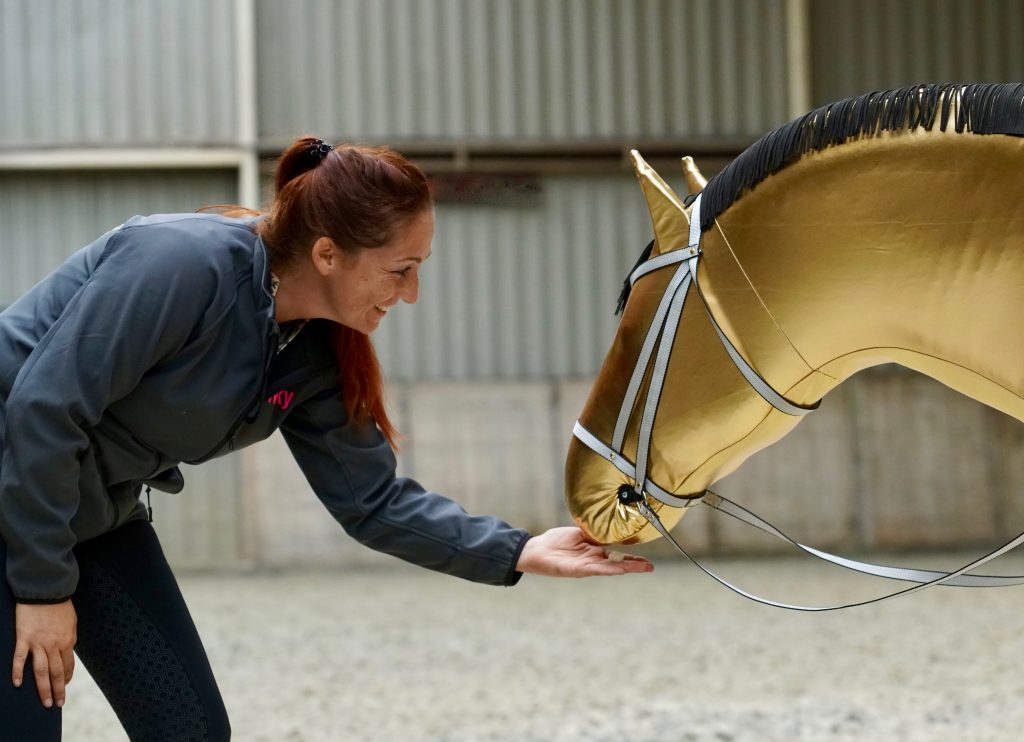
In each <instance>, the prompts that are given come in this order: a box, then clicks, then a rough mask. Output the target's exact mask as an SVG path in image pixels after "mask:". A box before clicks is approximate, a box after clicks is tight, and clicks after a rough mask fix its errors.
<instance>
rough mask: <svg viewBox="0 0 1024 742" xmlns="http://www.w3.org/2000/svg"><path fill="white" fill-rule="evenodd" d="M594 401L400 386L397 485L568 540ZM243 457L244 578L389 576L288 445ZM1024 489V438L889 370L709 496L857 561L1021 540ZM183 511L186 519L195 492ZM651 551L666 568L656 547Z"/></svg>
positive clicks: (719, 527) (733, 545) (765, 547)
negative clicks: (337, 570)
mask: <svg viewBox="0 0 1024 742" xmlns="http://www.w3.org/2000/svg"><path fill="white" fill-rule="evenodd" d="M588 390H589V382H588V381H585V380H580V381H563V382H532V383H468V384H467V383H460V384H453V383H409V384H402V385H400V386H397V387H395V388H394V389H393V391H392V407H393V409H394V410H395V412H396V415H395V417H396V419H397V422H398V424H399V426H400V427H401V429H402V430H403V431H404V432H405V433H406V435H407V436H408V437H407V440H406V441H405V444H404V447H403V450H402V455H401V457H400V470H401V472H402V473H403V474H407V475H410V476H413V477H415V478H416V479H418V480H419V481H421V482H422V483H423V484H424V485H425V486H427V487H429V488H431V489H434V490H436V491H438V492H442V493H444V494H446V495H448V496H449V497H452V498H453V499H455V500H457V501H458V502H460V503H461V504H462V505H463V506H464V507H465V508H466V509H467V510H468V511H470V512H474V513H492V514H495V515H499V516H501V517H503V518H505V519H507V520H509V521H511V522H512V523H514V524H516V525H521V526H524V527H526V528H530V529H532V530H535V531H536V530H540V529H544V528H548V527H550V526H553V525H558V524H566V523H568V522H569V520H568V515H567V513H566V510H565V507H564V504H563V500H562V484H561V482H562V465H563V461H564V455H565V448H566V445H567V442H568V440H569V436H570V435H571V429H572V423H573V421H574V420H575V418H576V415H577V414H578V412H579V410H580V409H581V408H582V405H583V402H584V400H585V398H586V395H587V393H588ZM241 456H242V457H243V461H242V469H243V471H244V475H243V490H244V491H243V495H242V505H243V510H244V512H243V513H242V514H241V518H242V529H243V538H244V544H245V548H244V552H245V555H246V559H247V560H248V561H249V562H251V563H253V564H257V565H261V566H273V567H277V566H294V565H301V564H327V565H338V566H349V565H368V564H378V563H384V562H386V561H387V559H388V558H387V557H382V556H380V555H378V554H375V553H373V552H371V551H369V550H368V549H365V548H363V547H361V546H359V545H358V544H355V543H354V542H353V541H352V540H351V539H350V538H349V537H348V536H347V535H345V534H344V532H343V531H341V529H340V528H339V527H338V526H337V525H336V524H335V523H334V521H333V520H332V519H331V518H330V516H329V515H328V514H327V512H326V511H325V510H324V509H323V507H322V506H321V505H320V503H319V501H318V500H317V499H316V497H315V496H314V495H313V494H312V492H311V491H309V488H308V487H307V485H306V484H305V482H304V480H303V479H302V476H301V474H300V473H299V471H298V469H297V467H296V465H295V464H294V462H293V461H292V459H291V456H290V454H289V452H288V450H287V448H286V446H285V445H284V442H283V440H281V439H280V437H279V436H275V437H274V438H273V439H271V440H270V441H267V442H266V443H264V444H261V445H259V446H256V447H253V448H251V449H248V450H246V451H245V452H243V453H242V454H241ZM1022 485H1024V426H1021V425H1020V423H1019V422H1017V421H1015V420H1012V419H1010V418H1008V417H1006V416H1005V415H1002V414H1001V413H998V412H995V411H993V410H990V409H988V408H985V407H983V406H981V405H980V404H978V403H976V402H974V401H973V400H970V399H967V398H965V397H962V396H960V395H957V394H956V393H954V392H952V391H950V390H948V389H946V388H945V387H943V386H941V385H939V384H938V383H936V382H934V381H932V380H931V379H928V378H926V377H923V376H920V375H917V374H913V373H910V372H906V371H903V370H901V369H897V368H895V367H886V368H881V369H875V370H872V371H868V372H865V373H862V374H860V375H858V376H856V377H854V378H853V379H851V380H849V381H847V382H846V383H845V384H844V385H843V386H841V387H839V388H838V389H837V390H835V391H834V392H833V393H832V394H831V395H829V396H828V397H827V398H826V400H825V401H824V402H823V404H822V406H821V409H820V410H819V411H818V412H816V413H814V414H812V415H810V416H808V418H806V419H805V421H804V422H802V423H801V424H800V426H798V427H797V429H796V430H795V431H794V432H793V433H791V434H790V435H789V436H788V437H787V438H785V439H784V440H782V441H781V442H780V443H778V444H776V445H775V446H773V447H771V448H769V449H766V450H764V451H762V452H760V453H759V454H757V455H755V456H754V457H752V458H751V459H750V460H749V461H747V462H746V463H745V464H744V465H743V466H742V467H741V468H740V470H739V471H737V472H736V473H734V474H733V475H731V476H729V477H727V478H726V479H725V480H723V481H722V482H721V483H720V484H719V485H718V486H717V487H716V491H718V492H719V493H721V494H723V495H725V496H727V497H729V498H731V499H734V500H736V501H738V502H740V503H741V504H743V505H745V506H748V507H750V508H751V509H753V510H754V511H755V512H757V513H759V514H760V515H762V516H764V517H766V518H767V519H768V520H769V521H771V522H773V523H774V524H775V525H777V526H778V527H780V528H781V529H782V530H783V531H785V532H787V533H788V534H789V535H790V536H792V537H793V538H795V539H796V540H798V541H801V542H802V543H807V544H809V545H815V546H822V547H825V548H832V549H840V550H845V551H861V550H870V549H876V548H878V549H904V548H907V549H909V548H933V547H949V546H955V547H962V546H972V545H981V544H992V543H994V542H995V540H997V539H1000V538H1007V537H1009V536H1012V535H1013V534H1015V533H1016V532H1017V531H1018V530H1020V528H1021V524H1024V503H1021V502H1019V501H1018V500H1017V499H1016V498H1015V493H1017V492H1019V491H1021V490H1022V489H1024V487H1022ZM179 498H181V505H186V504H187V501H188V499H189V498H190V494H189V492H188V490H186V492H185V493H183V494H182V495H180V496H179ZM165 499H166V498H165ZM175 506H177V505H175ZM168 507H171V505H165V506H163V509H164V510H166V509H167V508H168ZM703 510H706V509H704V508H698V509H697V510H695V511H694V512H692V513H690V514H688V515H687V517H686V518H685V519H684V520H683V522H682V523H681V524H680V526H679V527H678V528H677V531H676V534H677V536H678V537H681V538H682V539H683V541H684V543H685V544H687V545H688V546H690V547H692V548H693V549H694V551H697V552H701V553H741V552H742V553H751V552H755V553H756V552H767V551H777V550H779V549H780V548H781V549H785V548H787V547H785V546H784V545H781V543H780V542H777V541H775V540H774V539H771V538H770V537H767V536H764V535H763V534H761V533H760V532H758V531H756V530H754V529H751V528H749V527H746V526H743V525H742V524H740V523H738V522H736V521H733V520H732V519H729V518H726V517H725V516H722V515H720V514H712V513H710V512H701V511H703ZM157 520H158V523H157V525H158V528H166V527H168V526H169V525H170V526H171V527H177V525H175V524H174V522H173V521H172V522H171V523H170V524H168V523H167V522H166V520H165V522H163V523H162V522H160V521H161V519H160V517H159V513H158V519H157ZM646 548H647V549H649V550H651V551H653V552H654V553H658V554H667V553H668V551H667V549H666V548H664V546H660V545H653V546H652V547H646ZM174 557H175V555H174V554H172V558H174Z"/></svg>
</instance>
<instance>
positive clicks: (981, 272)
mask: <svg viewBox="0 0 1024 742" xmlns="http://www.w3.org/2000/svg"><path fill="white" fill-rule="evenodd" d="M634 164H635V167H636V171H637V176H638V178H639V180H640V185H641V187H642V189H643V192H644V195H645V197H646V199H647V203H648V207H649V210H650V213H651V219H652V222H653V225H654V231H655V240H656V243H655V249H654V255H657V254H661V253H663V252H666V251H670V250H676V249H680V248H681V247H682V246H684V245H686V243H687V237H688V231H689V219H688V215H687V213H686V209H685V208H684V207H683V205H682V202H681V200H680V199H679V197H678V196H677V195H676V194H675V193H674V192H673V191H672V189H671V188H670V187H669V186H668V185H667V184H666V183H665V182H664V181H663V180H662V179H661V178H660V177H659V176H658V174H657V173H656V172H654V170H653V169H651V168H650V167H649V166H648V165H647V163H645V162H644V161H643V159H642V158H641V157H640V156H639V155H634ZM684 168H686V166H685V165H684ZM695 177H696V176H694V175H692V174H690V173H687V179H688V181H690V184H691V187H692V186H693V183H694V182H697V181H695V180H694V179H695ZM702 247H703V255H702V257H701V260H700V264H699V269H698V279H699V283H700V286H701V290H702V291H703V293H704V296H705V297H706V299H707V301H708V305H709V308H710V311H711V312H712V313H713V314H714V316H715V318H716V319H717V320H718V322H719V324H720V325H721V326H722V329H723V331H724V332H725V333H726V334H727V335H728V336H729V338H730V339H731V340H732V341H733V343H735V345H736V347H737V349H738V350H739V351H740V352H741V353H742V354H743V355H744V357H745V358H746V359H747V360H748V361H749V362H750V363H751V365H753V367H754V368H755V369H756V370H757V371H758V373H760V374H761V376H762V377H764V379H765V380H766V381H768V383H769V384H771V385H772V386H773V387H774V388H775V389H776V390H777V391H779V392H780V393H782V394H783V395H784V396H786V397H787V398H788V399H790V400H791V401H793V402H796V403H798V404H812V403H813V402H815V401H817V400H818V399H820V398H821V397H823V396H824V395H825V394H826V393H827V392H828V391H829V390H830V389H832V388H834V387H835V386H837V385H838V384H840V383H841V382H842V381H843V380H844V379H846V378H848V377H849V376H850V375H852V374H854V373H856V372H857V371H859V370H861V369H864V368H867V367H869V366H873V365H877V364H881V363H888V362H896V363H900V364H902V365H904V366H907V367H909V368H913V369H916V370H918V371H920V372H922V373H925V374H928V375H929V376H932V377H934V378H935V379H938V380H939V381H941V382H943V383H945V384H947V385H948V386H950V387H952V388H953V389H956V390H957V391H960V392H962V393H964V394H966V395H968V396H970V397H973V398H974V399H977V400H979V401H981V402H983V403H985V404H987V405H989V406H991V407H994V408H996V409H998V410H1001V411H1003V412H1005V413H1007V414H1009V415H1012V416H1013V417H1016V418H1017V419H1019V420H1024V340H1022V339H1021V337H1020V334H1021V331H1020V328H1019V327H1018V325H1019V324H1020V318H1021V317H1024V138H1019V137H1011V136H1004V135H977V134H956V133H954V132H952V131H949V132H940V131H938V130H937V129H936V130H933V131H931V132H926V131H923V130H914V131H902V132H896V133H886V134H882V135H878V136H875V137H871V138H864V139H860V140H857V141H853V142H850V143H846V144H842V145H839V146H834V147H831V148H828V149H825V150H823V151H820V152H814V153H811V154H808V155H805V156H804V157H802V158H801V159H800V160H798V161H797V162H796V163H794V164H792V165H790V166H788V167H786V168H785V169H783V170H782V171H780V172H779V173H777V174H775V175H772V176H769V177H768V178H766V179H765V180H764V181H762V182H761V183H759V184H758V185H757V186H756V187H755V188H753V189H752V190H751V191H749V192H748V193H746V194H744V195H743V196H742V197H740V198H739V199H738V200H737V201H736V202H735V203H733V204H732V205H731V206H730V207H729V208H728V209H726V211H725V212H724V213H722V214H721V215H720V216H719V217H718V219H717V221H716V224H715V226H714V227H713V228H712V229H710V230H708V231H706V232H705V233H704V236H703V242H702ZM674 268H675V266H672V267H668V268H663V269H661V270H658V271H655V272H653V273H650V274H648V275H646V276H644V277H643V278H641V279H640V280H639V281H637V283H636V285H635V286H634V287H633V291H632V294H631V295H630V298H629V302H628V304H627V306H626V309H625V311H624V313H623V316H622V320H621V323H620V325H619V329H618V332H617V334H616V336H615V339H614V340H613V342H612V346H611V348H610V349H609V351H608V355H607V357H606V359H605V361H604V364H603V365H602V367H601V370H600V372H599V374H598V376H597V379H596V381H595V383H594V386H593V388H592V390H591V394H590V397H589V399H588V400H587V402H586V405H585V406H584V409H583V411H582V414H581V415H580V422H581V423H582V424H583V425H584V426H585V427H586V428H587V429H588V430H590V431H591V432H592V433H593V434H594V435H596V436H597V437H598V438H600V439H601V440H603V441H605V442H606V443H610V441H611V437H612V431H613V429H614V427H615V420H616V417H617V415H618V411H619V406H620V404H621V402H622V398H623V395H624V392H625V389H626V385H627V383H628V381H629V378H630V375H631V374H632V372H633V368H634V366H635V364H636V361H637V356H638V354H639V350H640V346H641V344H642V343H643V340H644V337H645V335H646V333H647V329H648V327H649V325H650V322H651V319H652V317H653V314H654V311H655V309H656V307H657V305H658V302H659V301H660V299H661V295H662V292H663V291H664V289H665V286H666V285H667V284H668V281H669V279H670V276H671V274H672V272H673V270H674ZM645 396H646V383H645V386H644V388H643V389H641V393H640V397H639V400H640V401H639V402H638V404H637V407H636V409H635V410H634V413H633V416H632V418H631V420H630V424H629V427H628V430H627V434H626V440H625V443H624V449H623V453H624V454H625V455H626V456H627V457H628V458H630V460H635V456H636V446H637V436H638V428H639V424H640V410H641V409H642V407H643V400H644V399H645ZM800 419H801V418H796V417H791V416H789V415H785V414H783V413H781V412H779V411H777V410H775V409H774V408H772V407H771V406H770V405H769V404H768V403H767V402H765V401H764V400H763V399H762V398H761V397H760V396H759V395H758V394H757V393H756V392H755V391H754V390H753V389H752V388H751V387H750V385H749V384H748V383H747V381H746V380H745V379H744V378H743V376H742V375H741V374H740V372H739V371H738V370H737V369H736V367H735V366H734V365H733V363H732V361H731V360H730V359H729V357H728V355H727V353H726V350H725V348H724V347H723V346H722V343H721V341H720V340H719V339H718V337H717V335H716V334H715V332H714V329H713V328H712V327H711V324H710V322H709V320H708V318H707V316H706V313H705V309H704V306H703V304H702V303H701V302H700V300H699V298H698V297H697V296H696V295H695V294H694V289H693V288H691V289H690V295H689V296H688V297H687V301H686V305H685V309H684V311H683V315H682V319H681V322H680V326H679V330H678V333H677V335H676V338H675V340H674V346H673V351H672V356H671V362H670V364H669V368H668V372H667V375H666V379H665V387H664V391H663V393H662V397H661V403H660V406H659V409H658V415H657V418H656V420H655V425H654V434H653V437H652V441H651V451H650V466H649V476H650V477H651V478H652V479H653V480H654V481H655V482H657V483H658V484H659V485H660V486H661V487H663V488H664V489H666V490H668V491H669V492H672V493H675V494H677V495H680V496H686V495H696V494H699V493H701V492H702V491H703V490H704V489H705V488H707V487H708V486H710V485H711V484H712V483H714V482H716V481H718V480H719V479H721V478H722V477H724V476H725V475H727V474H729V473H730V472H732V471H734V470H735V469H736V468H737V467H738V466H739V465H740V464H741V463H742V462H743V461H744V460H745V459H746V458H747V457H749V456H750V455H751V454H753V453H755V452H756V451H758V450H760V449H762V448H764V447H766V446H768V445H771V444H772V443H774V442H775V441H777V440H779V439H780V438H782V436H784V435H785V434H786V433H788V432H789V431H790V430H792V429H793V427H795V426H796V424H797V423H798V422H799V420H800ZM625 483H629V481H628V478H627V477H626V476H625V475H623V474H621V473H620V472H619V471H618V470H617V469H616V468H615V467H614V466H613V465H612V464H610V463H608V462H607V461H605V460H604V459H603V458H601V457H600V456H598V455H597V454H595V453H594V452H592V451H591V450H590V449H589V448H587V447H586V446H585V445H583V444H582V443H580V442H579V441H578V440H576V439H573V441H572V442H571V444H570V448H569V452H568V457H567V460H566V479H565V496H566V502H567V504H568V507H569V510H570V513H571V514H572V516H573V518H574V519H575V521H576V522H577V523H578V524H579V525H580V526H581V527H582V528H583V529H584V530H585V531H586V532H587V533H588V534H589V535H590V536H591V537H592V538H594V539H596V540H598V541H600V542H602V543H638V542H643V541H649V540H652V539H654V538H657V536H658V533H657V531H655V530H654V529H653V528H652V527H651V526H650V525H649V524H648V523H647V522H646V521H645V520H644V519H643V518H642V517H641V516H639V514H637V513H635V512H634V511H632V510H626V509H625V508H622V509H620V508H619V507H617V504H618V503H617V500H616V491H617V489H618V487H619V486H620V485H622V484H625ZM651 505H652V508H653V509H655V510H656V511H657V512H658V513H659V516H660V517H661V519H662V521H663V523H664V524H665V526H666V527H667V528H671V527H672V526H673V525H675V524H676V523H678V521H679V520H680V519H681V518H682V516H683V514H684V513H685V512H686V511H685V510H683V509H681V508H679V509H677V508H670V507H667V506H663V505H661V504H660V503H658V502H657V501H652V502H651Z"/></svg>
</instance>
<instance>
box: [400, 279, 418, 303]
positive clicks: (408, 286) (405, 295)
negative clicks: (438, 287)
mask: <svg viewBox="0 0 1024 742" xmlns="http://www.w3.org/2000/svg"><path fill="white" fill-rule="evenodd" d="M399 296H400V297H401V299H402V301H404V302H405V303H406V304H415V303H416V300H417V299H419V298H420V276H419V273H416V272H413V273H412V274H411V275H410V276H409V277H408V278H407V279H406V280H405V281H404V282H403V284H402V290H401V292H400V293H399Z"/></svg>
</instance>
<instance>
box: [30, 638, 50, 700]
mask: <svg viewBox="0 0 1024 742" xmlns="http://www.w3.org/2000/svg"><path fill="white" fill-rule="evenodd" d="M32 674H33V675H35V677H36V691H38V693H39V700H40V701H42V702H43V705H44V706H46V708H50V707H51V706H53V693H52V692H51V690H50V663H49V662H48V661H47V658H46V652H44V651H43V649H42V647H32Z"/></svg>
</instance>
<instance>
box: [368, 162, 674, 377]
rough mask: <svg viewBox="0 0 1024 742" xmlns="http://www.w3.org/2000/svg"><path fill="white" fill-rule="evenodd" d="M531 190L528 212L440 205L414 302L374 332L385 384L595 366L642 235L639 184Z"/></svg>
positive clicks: (623, 181) (601, 180) (543, 181)
mask: <svg viewBox="0 0 1024 742" xmlns="http://www.w3.org/2000/svg"><path fill="white" fill-rule="evenodd" d="M666 177H670V174H666ZM537 188H538V192H537V193H536V194H535V195H536V198H535V199H531V201H534V202H535V205H532V206H531V205H527V206H490V205H477V206H474V205H459V204H444V203H443V204H440V205H439V206H438V208H437V230H436V233H435V237H434V250H433V255H432V257H431V258H430V260H428V261H427V263H426V264H425V266H424V268H423V272H422V274H421V290H420V300H419V302H418V303H417V305H416V306H415V307H409V306H405V305H402V306H400V307H398V308H397V309H396V310H395V311H393V312H392V313H391V314H390V315H389V316H388V318H387V320H386V321H385V322H383V323H382V325H381V328H380V330H379V331H378V332H377V333H375V335H374V339H375V342H376V343H377V347H378V349H379V351H380V355H381V360H382V363H383V364H384V368H385V371H386V373H387V374H388V376H389V378H392V379H395V380H412V379H494V378H502V379H517V378H534V379H536V378H550V377H564V376H582V375H589V374H592V373H594V372H595V371H596V369H597V368H598V367H599V366H600V365H601V361H602V360H603V359H604V354H605V353H606V352H607V349H608V345H609V343H610V342H611V338H612V335H613V334H614V331H615V327H616V324H617V321H618V320H617V318H616V317H615V316H614V314H613V310H614V308H615V303H616V300H617V298H618V294H619V290H620V289H621V287H622V281H623V279H624V278H625V276H626V274H627V273H628V271H629V268H630V267H632V265H633V264H634V263H635V262H636V258H637V256H639V254H640V252H641V250H643V247H644V245H646V244H647V241H648V240H649V239H650V237H651V233H652V231H651V226H650V218H649V216H648V215H647V210H646V207H645V206H644V201H643V197H642V195H641V193H640V187H639V185H637V182H636V179H635V178H632V177H629V176H619V177H607V176H605V177H597V176H592V177H576V178H573V177H547V178H539V179H538V180H537Z"/></svg>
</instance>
